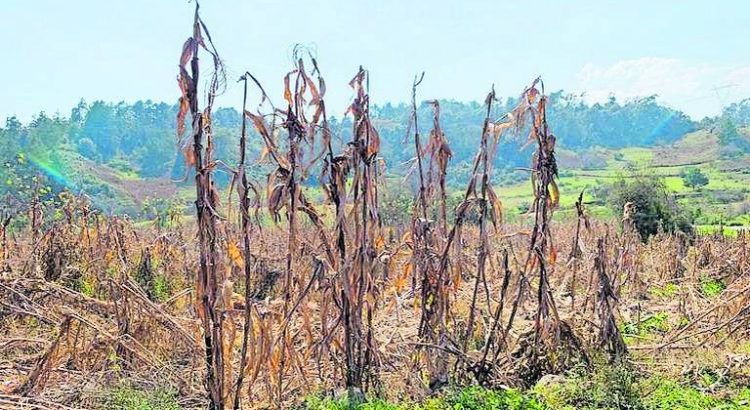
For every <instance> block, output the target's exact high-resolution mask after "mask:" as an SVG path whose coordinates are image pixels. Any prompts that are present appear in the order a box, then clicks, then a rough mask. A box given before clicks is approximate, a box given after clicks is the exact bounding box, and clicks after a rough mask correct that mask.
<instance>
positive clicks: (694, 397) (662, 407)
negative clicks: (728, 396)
mask: <svg viewBox="0 0 750 410" xmlns="http://www.w3.org/2000/svg"><path fill="white" fill-rule="evenodd" d="M643 387H644V390H645V391H649V392H650V394H648V395H646V397H644V404H645V408H646V409H648V410H672V409H682V410H705V409H718V408H721V409H736V408H739V407H736V406H733V405H732V403H722V402H721V400H719V399H717V398H714V397H712V396H710V395H708V394H706V393H702V392H700V391H698V390H697V389H695V388H692V387H687V386H682V385H681V384H679V383H677V382H675V381H673V380H669V379H665V378H660V377H654V378H651V379H648V380H646V381H645V382H644V383H643Z"/></svg>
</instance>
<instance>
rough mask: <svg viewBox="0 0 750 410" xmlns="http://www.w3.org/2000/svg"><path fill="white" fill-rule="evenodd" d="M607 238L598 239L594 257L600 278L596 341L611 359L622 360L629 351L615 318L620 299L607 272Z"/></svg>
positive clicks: (613, 360)
mask: <svg viewBox="0 0 750 410" xmlns="http://www.w3.org/2000/svg"><path fill="white" fill-rule="evenodd" d="M604 243H605V240H604V239H603V238H600V239H599V240H598V241H597V247H596V248H597V253H596V258H595V259H594V267H595V269H596V272H597V275H598V279H599V290H598V292H597V301H598V303H597V305H596V306H597V308H596V315H597V317H598V319H599V334H598V335H597V338H596V343H597V345H598V346H599V347H600V348H603V349H604V350H605V351H606V352H607V353H608V354H609V357H610V361H612V362H615V361H620V360H622V359H623V358H624V356H625V354H627V352H628V348H627V346H625V341H624V340H623V338H622V335H621V334H620V329H619V328H618V327H617V321H616V319H615V313H614V312H615V311H616V310H617V302H618V299H617V297H615V294H614V290H613V289H612V280H611V278H610V276H609V274H607V254H606V251H605V249H604Z"/></svg>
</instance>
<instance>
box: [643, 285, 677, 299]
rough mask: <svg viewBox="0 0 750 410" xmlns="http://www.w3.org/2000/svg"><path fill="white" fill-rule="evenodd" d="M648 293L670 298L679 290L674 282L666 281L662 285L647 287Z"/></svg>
mask: <svg viewBox="0 0 750 410" xmlns="http://www.w3.org/2000/svg"><path fill="white" fill-rule="evenodd" d="M648 291H649V293H651V294H652V295H654V296H656V297H659V298H671V297H672V296H674V295H676V294H677V292H679V291H680V287H679V286H677V285H675V284H674V283H667V284H666V285H664V286H663V287H661V288H660V287H655V286H654V287H651V288H649V290H648Z"/></svg>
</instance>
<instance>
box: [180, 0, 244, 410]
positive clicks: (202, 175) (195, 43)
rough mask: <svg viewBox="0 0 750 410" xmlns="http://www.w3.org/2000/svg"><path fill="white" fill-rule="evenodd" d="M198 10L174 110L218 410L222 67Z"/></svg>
mask: <svg viewBox="0 0 750 410" xmlns="http://www.w3.org/2000/svg"><path fill="white" fill-rule="evenodd" d="M199 8H200V5H199V4H198V2H197V1H196V4H195V15H194V18H193V34H192V36H191V37H190V38H188V39H187V41H185V44H184V45H183V47H182V55H181V56H180V64H179V68H180V74H179V77H178V83H179V86H180V91H181V92H182V96H181V97H180V103H179V111H178V114H177V136H178V139H179V138H181V137H182V134H183V132H184V130H185V118H186V116H187V114H188V113H190V116H191V121H192V130H191V136H192V145H191V144H190V143H189V142H188V141H189V140H188V139H187V138H185V139H184V141H182V142H180V145H181V148H182V152H183V155H184V156H185V160H186V164H187V165H188V167H191V166H192V167H194V168H195V188H196V200H195V209H196V219H197V224H198V248H199V253H200V269H199V272H198V274H197V280H196V289H195V292H196V294H195V296H196V311H197V313H198V316H199V317H200V319H201V323H202V326H203V342H204V348H205V364H206V389H207V391H208V399H209V408H210V409H217V410H223V409H224V408H225V407H226V404H227V398H228V395H229V394H230V384H229V383H227V380H226V378H227V372H226V370H227V369H228V368H231V365H230V366H228V368H225V366H226V362H227V361H228V360H229V358H230V357H231V350H230V349H231V346H227V345H226V340H225V337H224V336H225V331H227V330H228V329H226V328H227V327H229V326H233V325H232V323H231V321H230V320H229V319H228V318H226V317H225V314H224V312H223V307H225V306H226V305H227V303H226V302H227V301H226V300H224V294H222V289H221V287H222V285H223V284H224V280H225V278H223V277H222V273H220V272H221V270H220V269H219V264H220V263H221V261H220V259H219V255H218V249H217V219H218V215H217V211H216V210H217V207H218V192H217V191H216V187H215V186H214V180H213V177H212V170H213V168H214V166H215V163H214V160H213V158H212V155H213V135H212V130H211V109H212V105H213V102H214V98H215V97H216V94H217V93H218V91H219V87H220V84H221V82H222V81H223V68H222V64H221V61H220V59H219V55H218V54H217V52H216V49H215V47H214V46H213V43H212V42H211V36H210V34H209V33H208V30H207V28H206V25H205V24H204V23H203V21H202V20H201V18H200V15H199ZM201 49H203V50H205V51H206V52H207V53H208V54H209V55H210V56H211V58H212V63H213V72H212V74H211V80H210V84H209V90H208V94H207V95H208V98H207V104H206V107H205V108H204V109H203V111H201V110H200V109H199V104H198V98H199V94H198V84H199V81H200V76H199V74H200V66H199V60H198V54H199V51H200V50H201ZM188 65H189V68H188ZM204 144H205V148H204Z"/></svg>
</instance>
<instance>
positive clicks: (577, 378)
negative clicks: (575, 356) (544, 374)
mask: <svg viewBox="0 0 750 410" xmlns="http://www.w3.org/2000/svg"><path fill="white" fill-rule="evenodd" d="M637 380H638V375H637V374H636V373H635V372H634V371H633V369H631V368H630V367H628V366H625V365H615V366H611V365H606V364H603V365H599V366H597V367H596V368H595V369H594V370H593V371H581V372H579V373H577V374H574V375H572V376H571V377H569V378H567V379H564V381H563V382H561V383H552V384H545V385H539V384H538V385H537V386H535V387H534V391H535V392H536V393H537V394H539V396H540V397H541V398H542V399H543V401H544V403H545V405H547V406H548V408H550V409H561V410H574V409H586V410H594V409H623V410H645V407H644V406H643V403H642V399H641V391H640V390H639V389H638V386H637V384H636V383H637Z"/></svg>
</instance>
